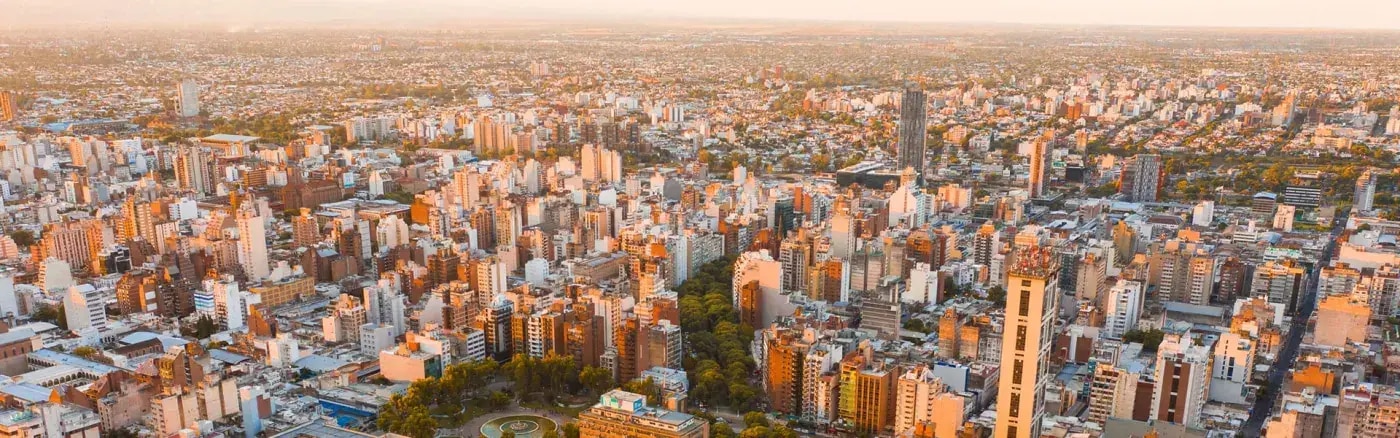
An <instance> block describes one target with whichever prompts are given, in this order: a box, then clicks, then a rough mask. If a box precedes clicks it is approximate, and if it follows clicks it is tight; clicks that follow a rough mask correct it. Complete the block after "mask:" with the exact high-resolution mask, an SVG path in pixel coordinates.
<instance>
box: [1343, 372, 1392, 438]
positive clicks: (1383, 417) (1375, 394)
mask: <svg viewBox="0 0 1400 438" xmlns="http://www.w3.org/2000/svg"><path fill="white" fill-rule="evenodd" d="M1338 398H1339V399H1340V400H1339V402H1340V403H1339V405H1338V408H1337V429H1336V430H1337V435H1336V436H1339V437H1353V438H1380V437H1393V436H1400V390H1397V389H1395V387H1393V386H1390V385H1384V384H1377V383H1360V384H1357V385H1354V386H1349V387H1346V388H1343V389H1342V394H1341V396H1340V397H1338Z"/></svg>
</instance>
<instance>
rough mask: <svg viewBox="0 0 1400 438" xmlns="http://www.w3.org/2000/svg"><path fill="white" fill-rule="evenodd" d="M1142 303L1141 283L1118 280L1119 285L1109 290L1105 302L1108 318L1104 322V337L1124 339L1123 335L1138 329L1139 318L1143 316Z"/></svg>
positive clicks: (1105, 311) (1105, 312)
mask: <svg viewBox="0 0 1400 438" xmlns="http://www.w3.org/2000/svg"><path fill="white" fill-rule="evenodd" d="M1142 302H1143V284H1142V282H1141V281H1137V280H1128V279H1123V278H1120V279H1118V283H1117V284H1114V285H1113V288H1111V289H1109V290H1108V299H1107V300H1104V314H1105V316H1106V317H1107V318H1106V321H1104V327H1103V332H1102V333H1103V335H1104V336H1106V337H1109V338H1114V339H1122V338H1123V334H1125V333H1127V332H1128V331H1129V330H1133V329H1135V328H1137V325H1138V318H1139V317H1140V315H1141V314H1142Z"/></svg>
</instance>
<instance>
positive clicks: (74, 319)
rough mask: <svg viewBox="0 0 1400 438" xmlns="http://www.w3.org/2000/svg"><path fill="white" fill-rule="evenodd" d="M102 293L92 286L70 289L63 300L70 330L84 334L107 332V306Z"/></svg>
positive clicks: (82, 285)
mask: <svg viewBox="0 0 1400 438" xmlns="http://www.w3.org/2000/svg"><path fill="white" fill-rule="evenodd" d="M102 295H103V294H102V292H101V291H99V290H98V289H97V288H95V287H92V285H91V284H80V285H76V286H73V287H70V288H68V295H67V296H65V297H64V299H63V307H64V315H65V316H67V318H68V320H67V321H66V322H67V323H68V330H70V331H72V332H73V333H83V332H85V331H87V330H89V329H91V330H92V332H94V333H96V332H102V331H105V330H107V306H106V303H105V302H104V299H103V297H102Z"/></svg>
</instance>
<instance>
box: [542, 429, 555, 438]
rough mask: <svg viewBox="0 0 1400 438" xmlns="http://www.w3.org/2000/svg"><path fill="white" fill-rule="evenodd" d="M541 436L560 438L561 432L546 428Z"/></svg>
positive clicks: (543, 437) (544, 437)
mask: <svg viewBox="0 0 1400 438" xmlns="http://www.w3.org/2000/svg"><path fill="white" fill-rule="evenodd" d="M540 438H559V432H555V431H554V429H550V430H546V431H544V436H542V437H540Z"/></svg>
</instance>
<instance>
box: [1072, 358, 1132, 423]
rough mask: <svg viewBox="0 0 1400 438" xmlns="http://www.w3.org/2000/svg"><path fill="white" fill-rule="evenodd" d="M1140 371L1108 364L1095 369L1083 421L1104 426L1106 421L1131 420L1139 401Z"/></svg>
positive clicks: (1096, 366)
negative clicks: (1110, 419)
mask: <svg viewBox="0 0 1400 438" xmlns="http://www.w3.org/2000/svg"><path fill="white" fill-rule="evenodd" d="M1141 372H1142V370H1141V369H1137V368H1134V369H1128V368H1124V367H1121V366H1116V365H1114V364H1111V363H1098V364H1096V365H1095V366H1094V382H1093V384H1092V386H1091V387H1090V389H1089V409H1088V413H1087V417H1086V418H1085V419H1086V420H1089V421H1092V422H1095V423H1098V424H1104V422H1105V421H1106V420H1108V418H1109V417H1116V418H1129V419H1131V418H1133V408H1134V406H1135V405H1136V404H1137V399H1138V397H1146V396H1147V394H1138V382H1139V381H1140V380H1141Z"/></svg>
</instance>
